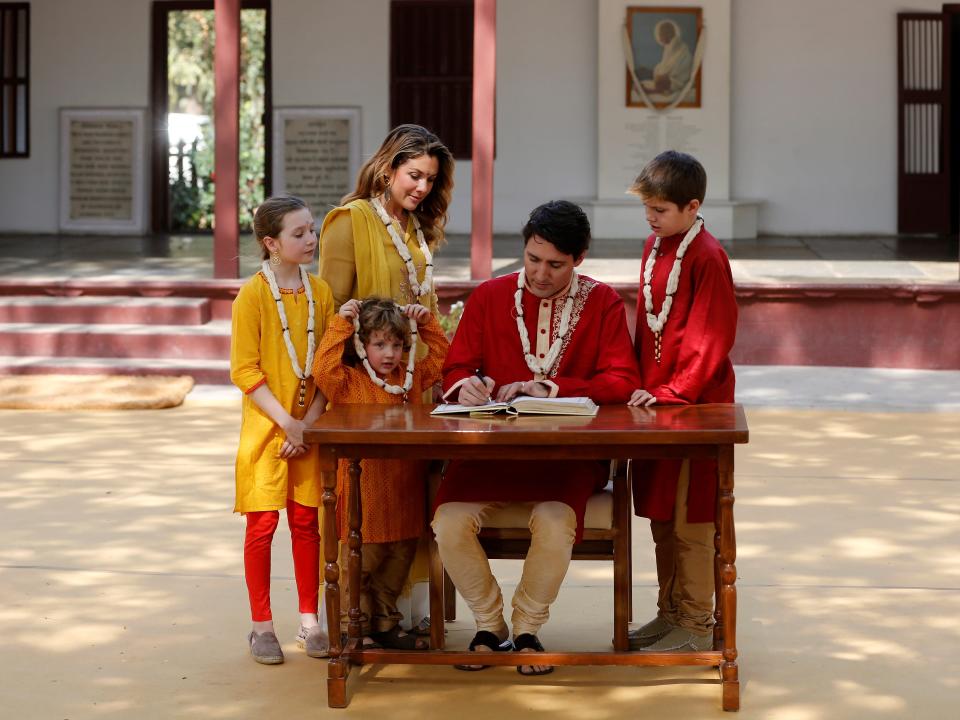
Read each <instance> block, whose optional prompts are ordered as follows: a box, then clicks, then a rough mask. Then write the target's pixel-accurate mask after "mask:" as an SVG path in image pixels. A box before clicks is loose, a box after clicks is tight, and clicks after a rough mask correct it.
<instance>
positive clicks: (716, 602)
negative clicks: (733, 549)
mask: <svg viewBox="0 0 960 720" xmlns="http://www.w3.org/2000/svg"><path fill="white" fill-rule="evenodd" d="M720 525H721V521H720V484H719V481H718V483H717V507H716V514H715V517H714V521H713V528H714V530H713V649H714V650H723V587H722V585H721V583H720V564H721V559H720Z"/></svg>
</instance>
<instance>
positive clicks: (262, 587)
mask: <svg viewBox="0 0 960 720" xmlns="http://www.w3.org/2000/svg"><path fill="white" fill-rule="evenodd" d="M246 515H247V535H246V538H245V539H244V543H243V568H244V575H245V576H246V579H247V591H248V592H249V593H250V614H251V615H252V616H253V622H266V621H268V620H272V619H273V614H272V613H271V612H270V545H271V543H272V542H273V533H274V532H275V531H276V529H277V523H279V521H280V513H279V512H278V511H276V510H265V511H263V512H248V513H247V514H246ZM287 523H288V524H289V525H290V536H291V538H292V541H293V574H294V577H296V579H297V595H299V597H300V612H302V613H315V612H317V598H318V596H319V593H320V531H319V529H318V524H317V508H315V507H307V506H306V505H300V504H299V503H295V502H294V501H293V500H287Z"/></svg>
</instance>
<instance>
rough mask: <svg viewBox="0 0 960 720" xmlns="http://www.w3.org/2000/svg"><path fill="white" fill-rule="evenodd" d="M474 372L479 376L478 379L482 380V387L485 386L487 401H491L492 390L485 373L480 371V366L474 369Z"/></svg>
mask: <svg viewBox="0 0 960 720" xmlns="http://www.w3.org/2000/svg"><path fill="white" fill-rule="evenodd" d="M473 374H474V375H475V376H476V377H477V379H479V380H480V387H481V388H483V394H484V395H485V396H486V398H487V402H489V401H490V390H489V389H487V381H486V378H484V376H483V373H482V372H480V368H477V369H476V370H474V371H473Z"/></svg>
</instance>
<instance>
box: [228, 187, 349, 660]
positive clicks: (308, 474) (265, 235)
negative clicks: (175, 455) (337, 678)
mask: <svg viewBox="0 0 960 720" xmlns="http://www.w3.org/2000/svg"><path fill="white" fill-rule="evenodd" d="M253 225H254V232H255V234H256V236H257V240H258V241H259V243H260V246H261V248H262V250H263V258H264V262H263V266H262V269H261V270H260V272H258V273H257V274H256V275H254V276H253V277H252V278H250V279H249V280H248V281H247V282H246V283H244V285H243V287H241V288H240V291H239V293H237V297H236V300H234V302H233V332H232V335H231V344H230V378H231V380H232V381H233V383H234V384H235V385H236V386H237V387H239V388H240V390H242V391H243V405H242V416H241V417H242V419H241V424H240V446H239V448H238V449H237V461H236V486H237V487H236V490H237V496H236V505H235V506H234V511H235V512H239V513H243V514H244V515H245V517H246V525H247V528H246V536H245V538H244V548H243V560H244V576H245V578H246V582H247V590H248V593H249V597H250V613H251V616H252V620H253V630H252V632H251V633H250V634H249V636H248V638H247V642H248V644H249V646H250V653H251V654H252V655H253V658H254V660H256V661H257V662H259V663H263V664H266V665H275V664H277V663H281V662H283V652H282V651H281V649H280V643H279V641H278V640H277V637H276V633H275V631H274V627H273V615H272V612H271V608H270V546H271V544H272V541H273V535H274V532H275V531H276V529H277V524H278V521H279V515H280V513H279V511H280V510H283V509H285V510H286V511H287V522H288V524H289V525H290V534H291V539H292V542H293V565H294V574H295V576H296V581H297V595H298V599H299V605H300V632H299V634H298V636H297V642H298V644H299V645H300V646H301V647H303V648H304V649H305V650H306V651H307V654H308V655H310V656H311V657H324V656H325V655H326V654H327V650H328V647H329V643H328V639H327V634H326V632H325V631H324V628H323V627H322V625H321V624H320V622H319V620H320V619H319V618H318V615H317V611H318V609H319V608H318V591H319V587H320V574H319V573H320V533H319V527H318V522H317V520H318V512H317V508H318V507H319V506H320V494H321V492H320V481H319V477H320V473H319V463H318V456H317V451H316V448H310V447H308V446H307V445H306V444H305V443H304V441H303V431H304V429H305V428H306V427H308V426H309V425H312V424H313V422H314V421H316V419H317V418H318V417H320V415H321V414H322V413H323V411H324V409H325V406H326V399H325V398H324V397H323V394H322V393H321V392H319V391H318V390H317V388H316V385H315V384H314V382H313V377H312V375H311V370H312V368H313V355H314V348H315V347H316V346H317V345H319V340H320V337H321V336H322V335H323V333H324V331H325V330H326V327H327V322H328V320H329V319H330V317H332V315H333V295H332V294H331V292H330V288H329V287H327V284H326V283H325V282H323V280H320V279H319V278H317V277H315V276H313V275H309V274H308V273H307V272H306V270H305V269H304V267H303V264H304V263H309V262H311V261H312V259H313V255H314V251H315V250H316V245H317V236H316V232H315V231H314V221H313V216H312V215H311V214H310V210H309V209H308V208H307V206H306V204H305V203H304V202H303V201H302V200H300V199H299V198H295V197H290V196H286V197H275V198H269V199H268V200H265V201H264V202H263V203H262V204H261V205H260V207H259V208H257V212H256V215H255V216H254V220H253Z"/></svg>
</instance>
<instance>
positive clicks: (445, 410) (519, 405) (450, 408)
mask: <svg viewBox="0 0 960 720" xmlns="http://www.w3.org/2000/svg"><path fill="white" fill-rule="evenodd" d="M498 413H502V414H505V415H589V416H593V415H596V414H597V404H596V403H595V402H593V400H591V399H590V398H588V397H557V398H537V397H528V396H526V395H522V396H520V397H516V398H514V399H513V400H511V401H510V402H493V401H492V400H491V401H490V402H488V403H487V404H486V405H437V407H435V408H434V409H433V412H431V413H430V414H431V415H474V416H476V415H496V414H498Z"/></svg>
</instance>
